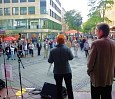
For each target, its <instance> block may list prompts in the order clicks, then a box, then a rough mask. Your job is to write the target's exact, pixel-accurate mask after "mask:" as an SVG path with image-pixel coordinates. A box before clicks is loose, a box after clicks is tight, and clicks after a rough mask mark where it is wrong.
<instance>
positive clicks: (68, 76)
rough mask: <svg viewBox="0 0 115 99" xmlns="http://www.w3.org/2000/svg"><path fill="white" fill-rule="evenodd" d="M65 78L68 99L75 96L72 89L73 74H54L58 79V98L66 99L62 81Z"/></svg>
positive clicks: (56, 79) (72, 98)
mask: <svg viewBox="0 0 115 99" xmlns="http://www.w3.org/2000/svg"><path fill="white" fill-rule="evenodd" d="M63 78H64V80H65V84H66V88H67V94H68V99H74V97H73V91H72V74H71V73H68V74H54V79H55V81H56V86H57V99H64V98H63V95H62V81H63Z"/></svg>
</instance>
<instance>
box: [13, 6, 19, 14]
mask: <svg viewBox="0 0 115 99" xmlns="http://www.w3.org/2000/svg"><path fill="white" fill-rule="evenodd" d="M18 13H19V8H18V7H13V8H12V15H18Z"/></svg>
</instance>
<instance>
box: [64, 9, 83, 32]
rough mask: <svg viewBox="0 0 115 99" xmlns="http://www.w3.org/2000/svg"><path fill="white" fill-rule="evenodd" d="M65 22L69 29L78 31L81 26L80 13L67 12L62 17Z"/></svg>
mask: <svg viewBox="0 0 115 99" xmlns="http://www.w3.org/2000/svg"><path fill="white" fill-rule="evenodd" d="M64 17H65V22H66V23H67V24H68V26H69V29H75V30H80V29H81V24H82V17H81V13H80V12H76V11H75V10H70V11H67V12H66V13H65V15H64Z"/></svg>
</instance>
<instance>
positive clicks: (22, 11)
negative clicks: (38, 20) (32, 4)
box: [20, 7, 27, 15]
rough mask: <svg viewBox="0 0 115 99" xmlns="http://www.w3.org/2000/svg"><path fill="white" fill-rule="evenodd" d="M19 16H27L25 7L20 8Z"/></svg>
mask: <svg viewBox="0 0 115 99" xmlns="http://www.w3.org/2000/svg"><path fill="white" fill-rule="evenodd" d="M20 14H21V15H25V14H27V8H26V7H21V8H20Z"/></svg>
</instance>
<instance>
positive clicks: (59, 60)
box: [48, 34, 74, 99]
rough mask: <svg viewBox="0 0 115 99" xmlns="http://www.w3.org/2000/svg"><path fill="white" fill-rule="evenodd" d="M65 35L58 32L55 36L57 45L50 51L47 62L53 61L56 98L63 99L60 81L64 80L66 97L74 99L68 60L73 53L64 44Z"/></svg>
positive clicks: (71, 57)
mask: <svg viewBox="0 0 115 99" xmlns="http://www.w3.org/2000/svg"><path fill="white" fill-rule="evenodd" d="M64 43H65V36H64V35H63V34H59V35H58V36H57V45H56V47H54V48H52V49H51V51H50V55H49V59H48V62H49V63H53V62H54V70H53V73H54V79H55V81H56V86H57V99H64V98H63V95H62V81H63V79H64V80H65V84H66V88H67V93H68V99H74V96H73V91H72V71H71V68H70V64H69V60H72V59H73V54H72V52H71V50H70V48H68V47H67V46H66V45H65V44H64Z"/></svg>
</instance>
